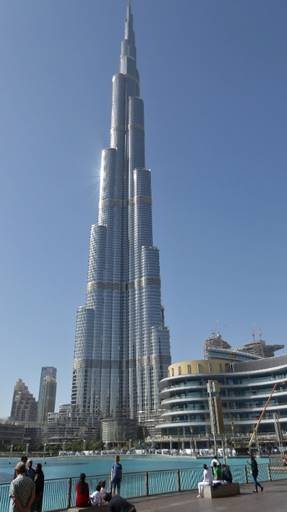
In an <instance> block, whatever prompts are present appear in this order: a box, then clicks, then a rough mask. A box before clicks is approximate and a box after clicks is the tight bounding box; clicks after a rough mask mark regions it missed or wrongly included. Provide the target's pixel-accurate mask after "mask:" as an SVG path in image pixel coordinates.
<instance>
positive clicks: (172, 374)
mask: <svg viewBox="0 0 287 512" xmlns="http://www.w3.org/2000/svg"><path fill="white" fill-rule="evenodd" d="M171 376H172V377H174V368H172V369H171Z"/></svg>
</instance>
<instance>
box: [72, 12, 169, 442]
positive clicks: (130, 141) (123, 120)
mask: <svg viewBox="0 0 287 512" xmlns="http://www.w3.org/2000/svg"><path fill="white" fill-rule="evenodd" d="M112 83H113V86H112V90H113V92H112V118H111V135H110V147H109V148H107V149H104V150H103V152H102V160H101V176H100V197H99V214H98V223H97V224H95V225H93V226H92V228H91V236H90V253H89V266H88V283H87V296H86V304H85V305H84V306H81V307H80V308H79V310H78V313H77V320H76V336H75V352H74V367H73V384H72V405H73V406H75V407H77V408H78V410H80V411H81V412H82V413H83V414H88V415H89V414H91V415H93V416H98V417H99V418H106V419H107V420H108V419H109V421H112V422H113V420H115V421H114V423H113V425H112V424H111V423H110V425H111V430H112V431H113V432H114V430H115V426H117V425H118V424H119V423H120V421H119V420H120V418H126V419H128V418H129V419H131V420H134V421H135V422H136V421H138V422H144V421H147V420H150V419H152V418H153V417H154V415H155V413H156V412H157V410H158V408H159V404H160V402H159V381H160V380H161V379H162V378H163V377H164V376H166V375H167V369H168V365H169V364H170V341H169V331H168V329H167V328H166V327H165V324H164V311H163V307H162V306H161V282H160V268H159V250H158V248H157V247H155V246H154V245H153V236H152V198H151V172H150V170H149V169H147V168H146V163H145V132H144V104H143V100H142V99H141V97H140V84H139V73H138V70H137V63H136V47H135V35H134V30H133V15H132V10H131V5H130V2H129V4H128V7H127V15H126V19H125V33H124V39H123V41H122V45H121V56H120V72H119V73H117V74H116V75H114V77H113V81H112ZM115 435H116V434H115Z"/></svg>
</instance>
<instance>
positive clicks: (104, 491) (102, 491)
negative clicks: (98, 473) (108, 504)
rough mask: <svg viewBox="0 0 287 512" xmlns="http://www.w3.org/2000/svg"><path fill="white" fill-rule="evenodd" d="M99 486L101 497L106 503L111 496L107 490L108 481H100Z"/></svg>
mask: <svg viewBox="0 0 287 512" xmlns="http://www.w3.org/2000/svg"><path fill="white" fill-rule="evenodd" d="M98 485H99V486H100V495H101V497H102V499H103V500H104V501H105V499H106V497H107V496H108V495H109V494H110V493H109V492H108V491H107V489H106V481H105V480H100V481H99V484H98Z"/></svg>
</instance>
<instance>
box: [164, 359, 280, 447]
mask: <svg viewBox="0 0 287 512" xmlns="http://www.w3.org/2000/svg"><path fill="white" fill-rule="evenodd" d="M252 356H253V355H251V357H252ZM253 357H254V356H253ZM275 383H277V387H276V389H275V391H274V393H273V395H272V398H271V400H270V402H269V404H268V407H267V409H266V412H265V414H264V416H263V419H262V421H261V423H260V428H259V430H258V441H259V442H260V443H270V442H272V443H275V444H278V443H280V436H282V435H284V431H287V355H283V356H279V357H269V358H258V359H257V358H256V359H251V358H250V360H249V361H248V360H246V361H239V362H238V361H236V360H235V361H234V360H233V361H232V354H231V357H230V360H228V359H226V358H224V359H209V360H199V361H182V362H179V363H174V364H172V365H170V366H169V376H168V377H167V378H165V379H163V380H162V381H161V411H162V413H161V422H160V423H159V424H158V426H157V432H158V433H159V434H160V436H159V437H160V438H161V440H162V441H164V440H166V441H168V440H169V441H172V440H173V441H176V442H177V443H178V442H179V441H180V442H181V444H183V443H184V442H190V440H191V439H193V438H195V439H197V441H198V442H199V443H201V446H202V447H203V446H206V445H207V444H208V443H210V442H211V439H213V438H214V436H215V437H219V438H222V437H225V439H227V442H230V444H233V445H234V444H236V439H237V441H238V445H239V444H240V446H243V445H244V444H248V441H249V439H250V436H251V433H252V432H253V430H254V427H255V424H256V422H257V420H258V418H259V416H260V414H261V411H262V409H263V408H264V405H265V404H266V401H267V399H268V397H269V396H270V394H271V392H272V389H273V387H274V384H275ZM239 439H240V442H239Z"/></svg>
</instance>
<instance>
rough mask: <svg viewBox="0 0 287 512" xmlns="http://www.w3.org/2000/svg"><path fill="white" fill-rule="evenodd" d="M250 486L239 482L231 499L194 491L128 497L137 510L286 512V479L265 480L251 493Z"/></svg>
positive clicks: (157, 511) (155, 511)
mask: <svg viewBox="0 0 287 512" xmlns="http://www.w3.org/2000/svg"><path fill="white" fill-rule="evenodd" d="M252 491H253V486H251V485H242V486H241V494H240V495H239V496H234V497H232V498H216V499H213V500H208V499H207V498H196V493H195V492H182V493H178V494H170V495H167V494H165V495H162V496H155V497H149V498H144V499H139V498H138V499H136V500H131V501H132V502H133V503H134V504H135V506H136V509H137V512H227V511H228V512H257V511H258V512H267V511H271V512H284V511H287V482H286V481H280V482H265V483H264V491H263V492H259V493H258V494H255V493H253V492H252Z"/></svg>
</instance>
